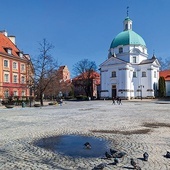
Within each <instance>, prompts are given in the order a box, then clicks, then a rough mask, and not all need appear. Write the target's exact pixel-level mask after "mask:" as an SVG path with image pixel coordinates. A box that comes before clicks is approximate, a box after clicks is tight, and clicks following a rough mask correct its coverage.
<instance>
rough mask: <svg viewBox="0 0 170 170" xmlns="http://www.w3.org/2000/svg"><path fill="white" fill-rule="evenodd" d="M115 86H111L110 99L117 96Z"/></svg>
mask: <svg viewBox="0 0 170 170" xmlns="http://www.w3.org/2000/svg"><path fill="white" fill-rule="evenodd" d="M116 91H117V90H116V85H112V98H113V97H116V96H117V92H116Z"/></svg>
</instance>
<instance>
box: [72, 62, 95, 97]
mask: <svg viewBox="0 0 170 170" xmlns="http://www.w3.org/2000/svg"><path fill="white" fill-rule="evenodd" d="M96 69H97V66H96V64H95V62H94V61H89V60H88V59H83V60H81V61H79V62H77V63H76V64H75V65H74V66H73V72H74V74H75V75H76V76H77V79H75V81H74V80H73V84H74V85H75V86H79V87H81V88H82V89H84V91H85V93H86V96H87V97H93V94H92V88H93V87H92V86H93V82H92V74H93V72H94V71H96Z"/></svg>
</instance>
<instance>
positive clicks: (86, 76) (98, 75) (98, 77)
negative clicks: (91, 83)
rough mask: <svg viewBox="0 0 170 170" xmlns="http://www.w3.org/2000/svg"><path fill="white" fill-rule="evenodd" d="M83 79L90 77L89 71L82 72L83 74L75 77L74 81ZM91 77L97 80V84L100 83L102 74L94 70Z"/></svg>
mask: <svg viewBox="0 0 170 170" xmlns="http://www.w3.org/2000/svg"><path fill="white" fill-rule="evenodd" d="M82 79H88V72H86V73H82V74H81V75H79V76H77V77H75V78H73V82H74V81H77V80H82ZM90 79H95V80H96V84H100V74H99V73H98V72H95V71H93V72H92V73H91V74H90ZM97 80H98V81H97Z"/></svg>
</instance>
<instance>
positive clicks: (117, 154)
mask: <svg viewBox="0 0 170 170" xmlns="http://www.w3.org/2000/svg"><path fill="white" fill-rule="evenodd" d="M125 155H126V153H125V152H118V153H115V154H113V155H112V157H113V158H122V157H123V156H125Z"/></svg>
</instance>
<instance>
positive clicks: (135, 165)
mask: <svg viewBox="0 0 170 170" xmlns="http://www.w3.org/2000/svg"><path fill="white" fill-rule="evenodd" d="M130 164H131V165H132V166H133V167H134V169H136V167H137V164H136V162H135V161H134V159H133V158H131V159H130Z"/></svg>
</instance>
